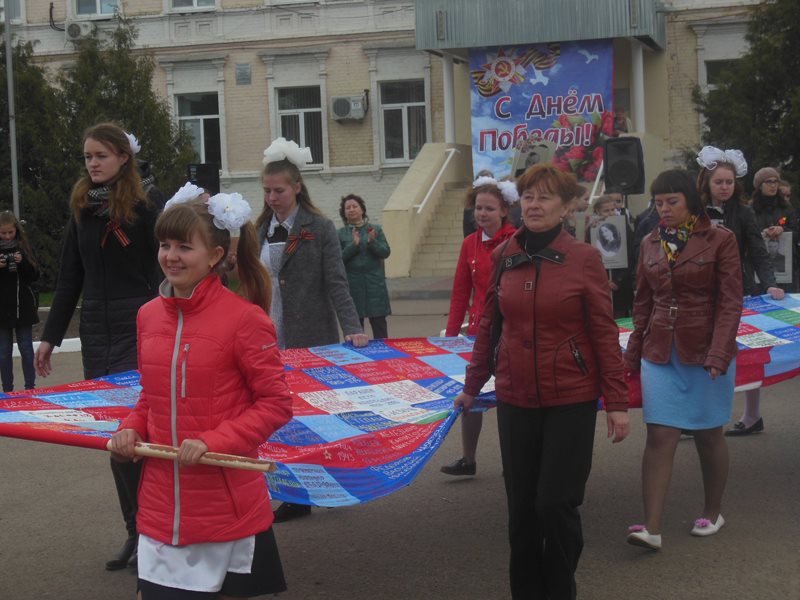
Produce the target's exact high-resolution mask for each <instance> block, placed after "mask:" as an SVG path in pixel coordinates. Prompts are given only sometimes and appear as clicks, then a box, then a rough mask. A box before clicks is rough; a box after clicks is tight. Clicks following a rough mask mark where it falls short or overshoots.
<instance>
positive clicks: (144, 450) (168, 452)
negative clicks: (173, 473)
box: [106, 440, 275, 473]
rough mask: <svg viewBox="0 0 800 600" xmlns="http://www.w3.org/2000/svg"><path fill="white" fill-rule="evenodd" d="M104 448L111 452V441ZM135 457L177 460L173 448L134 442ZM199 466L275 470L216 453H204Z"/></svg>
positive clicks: (268, 464) (266, 464) (251, 460)
mask: <svg viewBox="0 0 800 600" xmlns="http://www.w3.org/2000/svg"><path fill="white" fill-rule="evenodd" d="M106 448H107V449H108V450H109V451H110V450H111V440H108V444H107V445H106ZM133 453H134V454H135V455H136V456H145V457H147V458H162V459H164V460H178V449H177V448H175V447H174V446H164V445H161V444H147V443H145V442H136V446H135V448H134V450H133ZM199 464H201V465H209V466H212V467H227V468H229V469H243V470H245V471H260V472H262V473H267V472H272V471H274V470H275V463H271V462H268V461H266V460H259V459H257V458H248V457H246V456H236V455H233V454H219V453H217V452H206V453H205V454H204V455H203V456H202V458H201V459H200V462H199Z"/></svg>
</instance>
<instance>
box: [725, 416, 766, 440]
mask: <svg viewBox="0 0 800 600" xmlns="http://www.w3.org/2000/svg"><path fill="white" fill-rule="evenodd" d="M762 431H764V419H762V418H761V417H759V419H758V421H756V422H755V423H753V424H752V425H750V427H745V425H744V423H742V422H741V421H736V423H734V424H733V427H731V428H730V429H728V431H726V432H725V435H726V436H728V437H736V436H739V435H750V434H751V433H761V432H762Z"/></svg>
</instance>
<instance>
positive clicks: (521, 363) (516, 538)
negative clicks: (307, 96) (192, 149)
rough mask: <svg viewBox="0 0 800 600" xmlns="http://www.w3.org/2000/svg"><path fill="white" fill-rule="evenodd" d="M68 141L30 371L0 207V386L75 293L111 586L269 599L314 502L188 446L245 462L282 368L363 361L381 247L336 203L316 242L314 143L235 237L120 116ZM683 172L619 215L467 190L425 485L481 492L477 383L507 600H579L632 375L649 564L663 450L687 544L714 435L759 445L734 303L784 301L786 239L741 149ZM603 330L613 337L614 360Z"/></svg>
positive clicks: (549, 196) (25, 271)
mask: <svg viewBox="0 0 800 600" xmlns="http://www.w3.org/2000/svg"><path fill="white" fill-rule="evenodd" d="M623 117H624V115H623ZM624 125H625V123H624V120H622V119H620V131H624V128H623V126H624ZM83 145H84V161H85V169H86V171H85V174H84V175H83V176H82V177H81V178H80V179H79V181H78V182H76V184H75V186H74V188H73V192H72V196H71V198H70V208H71V210H70V217H69V222H68V223H67V225H66V228H65V232H66V233H65V239H64V244H63V250H62V255H61V260H60V263H59V274H58V283H57V287H56V290H55V294H54V298H53V304H52V307H51V311H50V315H49V317H48V319H47V323H46V325H45V327H44V332H43V334H42V336H41V343H40V345H39V348H38V349H37V351H36V352H35V353H34V352H33V346H32V333H31V331H32V325H33V324H35V323H36V322H37V321H38V312H37V308H38V299H37V296H36V293H35V291H34V289H33V287H32V283H33V282H34V281H35V280H36V278H37V276H38V267H37V263H36V260H35V258H34V256H33V254H32V252H31V248H30V245H29V244H28V242H27V239H26V236H25V231H24V226H23V223H21V222H20V221H19V220H17V219H16V217H15V216H14V215H13V214H11V213H8V212H4V213H0V374H2V384H3V390H4V391H5V392H8V391H12V390H13V386H14V382H13V369H12V363H11V346H12V344H13V340H14V336H16V341H17V344H18V346H19V349H20V354H21V357H22V366H23V373H24V385H25V388H27V389H32V388H34V386H35V377H36V374H39V375H41V376H47V375H48V374H49V373H50V372H51V371H52V369H53V365H52V352H53V349H54V347H56V346H58V345H60V344H61V342H62V341H63V338H64V335H65V333H66V331H67V326H68V324H69V321H70V318H71V316H72V313H73V312H74V310H75V308H76V306H77V304H78V302H79V300H80V302H81V321H80V339H81V346H82V360H83V370H84V376H85V377H86V378H87V379H88V378H95V377H100V376H104V375H110V374H114V373H119V372H122V371H127V370H132V369H136V368H138V369H139V371H140V374H141V385H142V391H141V395H140V398H139V401H138V402H137V404H136V406H135V408H134V409H133V411H132V412H131V413H130V415H129V416H128V417H126V418H125V419H124V420H123V421H122V423H121V424H120V426H119V429H118V430H117V432H116V433H115V434H114V435H113V437H112V438H111V449H112V460H111V470H112V473H113V478H114V482H115V486H116V491H117V495H118V498H119V503H120V508H121V512H122V516H123V521H124V524H125V529H126V536H125V538H124V542H123V545H122V547H121V549H120V551H119V552H118V553H117V554H116V555H114V556H113V557H111V558H110V559H109V560H108V561H107V562H106V568H107V569H109V570H116V569H122V568H125V567H126V566H134V567H136V568H137V569H138V583H137V585H138V594H139V597H140V598H142V599H144V600H148V599H150V600H152V599H179V598H181V599H182V598H195V597H198V598H199V597H216V598H221V599H226V598H247V597H252V596H258V595H265V594H274V593H277V592H280V591H282V590H284V589H286V581H285V578H284V575H283V569H282V566H281V561H280V556H279V552H278V546H277V542H276V539H275V536H274V533H273V528H272V524H273V523H274V522H282V521H286V520H289V519H293V518H297V517H301V516H304V515H307V514H309V513H310V511H311V508H310V506H308V505H297V504H288V503H284V504H282V505H281V506H280V507H278V508H277V509H276V511H275V512H274V513H273V511H272V509H271V506H270V503H269V495H268V490H267V486H266V483H265V480H264V478H263V476H262V475H260V474H258V473H254V472H252V471H238V470H231V469H224V468H220V467H215V466H208V465H203V464H200V461H201V459H202V458H203V457H204V455H205V454H206V453H208V452H218V453H226V454H237V455H240V456H244V457H251V458H255V457H257V448H258V446H259V445H260V444H261V443H262V442H263V441H264V440H266V439H267V438H268V437H269V436H270V435H271V434H272V433H273V432H275V431H276V430H277V429H279V428H280V427H282V426H283V425H284V424H285V423H287V422H288V421H289V419H290V418H291V416H292V399H291V393H290V390H289V388H288V385H287V383H286V379H285V377H284V369H283V365H282V363H281V358H280V354H279V352H280V350H284V349H291V348H305V347H310V346H320V345H327V344H333V343H338V342H339V340H340V337H339V333H340V331H341V332H342V333H343V335H344V340H345V341H346V342H348V343H351V344H352V345H353V346H355V347H362V346H365V345H367V343H368V341H369V338H368V336H367V335H366V334H365V332H364V324H365V320H368V321H369V323H370V328H371V332H372V337H373V338H374V339H382V338H387V337H389V331H388V323H387V317H388V316H389V315H390V314H391V307H390V303H389V294H388V291H387V287H386V277H385V271H384V261H385V260H386V259H387V258H388V257H389V255H390V247H389V243H388V241H387V239H386V236H385V234H384V232H383V230H382V228H381V227H380V226H379V225H378V224H374V223H371V222H370V221H369V218H368V216H367V205H366V202H365V200H364V199H363V198H362V197H361V196H359V195H356V194H349V195H346V196H344V197H343V198H342V199H341V202H340V206H339V215H340V217H341V219H342V222H343V226H342V227H341V228H339V229H338V230H337V228H336V227H335V225H334V224H333V222H332V221H331V220H330V219H328V218H326V217H325V216H324V215H323V214H322V212H321V211H320V210H319V209H318V208H317V206H316V205H315V204H314V203H313V201H312V199H311V196H310V194H309V191H308V188H307V187H306V185H305V182H304V181H303V177H302V170H303V169H304V167H305V166H306V165H307V164H309V163H310V162H311V160H312V159H311V153H310V151H309V149H307V148H301V147H299V146H298V145H297V144H295V143H294V142H289V141H287V140H285V139H283V138H279V139H277V140H275V141H274V142H272V143H271V144H270V145H269V147H268V148H267V149H266V150H265V151H264V156H263V170H262V173H261V184H262V187H263V190H264V202H263V208H262V210H261V212H260V214H259V215H258V216H257V217H256V218H255V219H251V217H252V216H253V215H252V214H251V208H250V203H249V202H247V200H245V199H244V198H242V196H241V195H239V194H237V193H231V194H225V193H219V190H208V189H203V188H200V187H197V186H196V185H194V184H193V183H187V184H186V185H184V186H183V187H182V188H181V189H180V190H178V192H177V193H176V194H175V195H174V196H173V197H172V198H171V199H170V200H169V201H167V202H166V203H165V202H164V199H163V196H161V194H160V192H159V191H158V189H157V188H156V187H155V185H154V181H153V178H152V176H151V175H150V174H149V173H148V172H146V171H145V170H144V169H143V168H142V164H141V163H140V162H137V160H136V155H137V153H138V152H139V151H140V150H141V148H140V145H139V143H138V140H136V138H135V137H134V136H133V135H131V134H128V133H126V132H125V131H124V130H123V129H122V128H121V127H119V126H118V125H116V124H112V123H101V124H98V125H96V126H94V127H91V128H90V129H88V130H87V131H86V132H85V134H84V137H83ZM697 163H698V166H699V167H700V171H699V174H698V175H697V177H693V176H692V175H690V173H689V172H688V171H685V170H680V169H673V170H668V171H664V172H663V173H661V174H659V175H658V176H657V177H656V178H655V179H654V181H653V183H652V185H651V188H650V193H651V201H650V204H649V205H648V208H647V209H646V210H645V211H644V212H643V213H641V214H640V215H638V216H637V217H636V218H635V219H634V218H632V216H631V214H630V212H629V211H628V208H627V206H626V204H627V203H626V200H625V197H624V195H623V194H622V193H621V192H620V191H619V190H613V189H611V190H606V191H605V193H604V194H603V195H600V196H598V197H596V198H590V197H589V196H590V192H589V190H588V189H587V188H585V187H583V186H580V185H578V183H577V182H576V180H575V178H574V176H572V175H571V174H568V173H566V172H564V171H562V170H559V169H557V168H555V167H553V166H551V165H549V164H538V165H534V166H531V167H529V168H527V169H526V170H525V171H524V172H523V173H521V175H520V176H519V177H517V178H516V180H508V179H506V180H498V179H496V178H495V177H494V176H493V175H492V174H491V173H487V172H483V173H480V174H479V176H478V177H477V179H476V180H475V181H474V182H473V184H472V186H471V188H470V190H469V192H468V194H467V197H466V201H465V220H464V230H465V237H464V240H463V243H462V246H461V252H460V255H459V259H458V263H457V266H456V270H455V273H454V278H453V287H452V295H451V301H450V309H449V314H448V320H447V325H446V329H445V335H447V336H457V335H461V334H464V335H467V336H474V347H473V352H472V356H471V359H470V362H469V365H468V367H467V369H466V374H465V383H464V387H463V391H462V392H461V393H459V394H458V395H457V397H456V398H455V399H454V407H455V408H456V409H458V410H461V411H462V417H461V434H462V455H461V457H459V458H458V459H457V460H456V461H455V462H453V463H450V464H447V465H444V466H442V467H441V471H442V472H443V473H445V474H448V475H452V476H472V475H475V474H476V472H477V460H476V454H477V447H478V440H479V436H480V432H481V427H482V416H481V415H482V413H481V412H479V411H477V410H472V409H473V408H475V403H476V397H477V396H478V395H479V393H480V391H481V389H482V387H483V386H484V384H485V383H486V382H487V381H488V380H489V378H490V377H492V376H494V382H495V392H496V397H497V411H498V412H497V420H498V431H499V441H500V452H501V460H502V468H503V477H504V482H505V491H506V497H507V509H508V519H509V545H510V562H509V575H510V586H511V592H512V597H513V598H530V597H549V598H575V597H576V595H577V590H576V584H575V572H576V569H577V566H578V563H579V559H580V555H581V551H582V548H583V535H582V529H581V520H580V514H579V507H580V505H581V504H582V502H583V499H584V494H585V489H586V484H587V480H588V477H589V474H590V470H591V463H592V454H593V451H594V436H595V425H596V419H597V415H598V400H599V399H600V398H602V400H603V407H604V409H605V421H606V429H607V435H608V437H609V438H610V439H611V440H612V442H614V443H617V442H621V441H623V440H624V439H625V438H626V437H627V435H628V432H629V428H630V424H629V417H628V413H627V408H628V394H627V387H628V386H627V384H628V382H630V381H631V380H632V379H636V378H638V379H639V380H640V381H641V387H642V396H643V420H644V423H645V426H646V432H647V438H646V444H645V449H644V454H643V457H642V470H641V477H642V481H641V486H642V502H643V508H644V515H643V522H642V523H641V524H637V525H632V526H630V528H629V531H628V535H627V541H628V542H629V543H630V544H633V545H637V546H643V547H645V548H647V549H650V550H659V549H660V548H661V547H662V537H661V530H662V525H663V520H664V514H665V504H666V497H667V490H668V487H669V483H670V478H671V474H672V462H673V457H674V454H675V448H676V446H677V444H678V441H679V439H680V438H681V435H682V434H686V435H689V436H691V437H693V439H694V443H695V446H696V449H697V453H698V457H699V461H700V466H701V472H702V481H703V489H704V499H703V505H702V510H701V511H698V512H699V517H698V518H697V519H696V520H695V521H694V523H693V527H692V529H691V531H690V533H691V534H692V535H694V536H699V537H705V536H710V535H714V534H716V533H717V532H718V531H719V529H720V528H721V527H723V526H724V525H725V519H724V518H723V516H722V503H723V497H724V490H725V486H726V482H727V476H728V468H729V458H728V448H727V441H726V436H743V435H749V434H752V433H758V432H760V431H763V429H764V421H763V418H762V416H761V414H760V410H759V409H760V406H759V396H758V393H757V390H755V391H753V392H748V395H747V399H746V403H745V411H744V413H743V414H742V415H741V417H740V418H739V419H738V420H737V421H736V422H735V423H734V425H733V426H732V427H731V428H730V429H729V430H727V431H724V429H723V428H724V426H725V425H726V424H727V423H728V422H729V421H730V419H731V412H732V403H733V393H734V380H735V374H736V334H737V329H738V325H739V318H740V316H741V310H742V302H743V297H744V296H745V295H753V294H761V293H765V294H769V296H770V297H771V298H773V299H775V300H780V299H782V298H783V297H784V294H785V292H787V291H794V290H795V289H796V286H797V283H798V279H800V278H798V273H800V261H798V260H797V258H798V254H800V253H798V241H800V240H797V239H796V236H797V234H798V231H799V230H800V225H799V224H798V218H797V215H796V213H795V211H794V210H793V209H792V208H791V203H790V194H791V189H790V188H789V186H788V184H786V183H785V182H783V181H782V180H781V179H780V174H779V172H778V171H777V170H775V169H773V168H770V167H766V168H762V169H760V170H758V171H757V172H756V173H755V176H754V179H753V185H754V192H753V194H752V198H750V199H749V201H748V200H746V199H745V195H744V191H743V186H742V183H741V180H742V178H744V177H745V176H746V175H747V172H748V167H747V163H746V161H745V159H744V156H743V155H742V153H741V152H739V151H737V150H724V151H723V150H720V149H718V148H713V147H705V148H703V149H702V150H701V151H700V152H699V153H698V156H697ZM793 236H794V237H793ZM770 243H773V245H772V246H771V245H770ZM620 261H621V262H620ZM620 265H621V266H620ZM229 278H230V279H229ZM233 283H235V286H234V285H233ZM229 286H230V287H229ZM233 287H235V288H236V291H233V290H232V289H230V288H233ZM621 316H626V317H627V316H630V317H631V318H632V323H633V333H632V334H631V336H630V339H629V341H628V343H627V348H626V350H625V352H624V354H623V353H622V352H620V347H619V333H618V327H617V324H616V322H615V318H618V317H621ZM144 441H146V442H151V443H156V444H164V445H171V446H175V447H176V448H177V449H178V451H177V462H176V463H175V464H170V463H169V462H167V461H162V460H150V459H144V460H142V459H141V457H140V456H138V455H137V452H136V449H137V446H136V445H137V443H139V442H144Z"/></svg>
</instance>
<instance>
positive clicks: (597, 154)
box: [551, 111, 614, 182]
mask: <svg viewBox="0 0 800 600" xmlns="http://www.w3.org/2000/svg"><path fill="white" fill-rule="evenodd" d="M587 123H588V122H587V120H586V118H585V117H583V116H580V115H578V116H573V117H567V116H566V115H560V116H559V118H558V120H557V121H555V122H553V127H554V128H562V127H564V128H568V129H571V130H573V131H576V130H577V129H579V128H581V127H582V126H585V125H586V124H587ZM613 132H614V115H613V114H612V113H611V112H608V111H606V112H603V113H592V116H591V139H589V140H581V143H580V145H574V146H560V147H559V148H558V150H556V153H555V155H554V156H553V159H552V161H551V162H552V164H553V166H554V167H556V168H557V169H561V170H562V171H567V172H569V173H575V176H576V177H577V178H578V181H584V182H592V181H594V180H595V179H596V178H597V174H598V173H599V172H600V165H601V164H602V162H603V142H605V140H606V139H608V138H609V137H611V136H612V134H613Z"/></svg>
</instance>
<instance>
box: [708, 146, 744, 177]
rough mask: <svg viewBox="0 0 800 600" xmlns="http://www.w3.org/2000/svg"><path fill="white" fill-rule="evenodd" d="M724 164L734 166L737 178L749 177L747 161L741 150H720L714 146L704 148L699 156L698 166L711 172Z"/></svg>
mask: <svg viewBox="0 0 800 600" xmlns="http://www.w3.org/2000/svg"><path fill="white" fill-rule="evenodd" d="M723 163H725V164H729V165H732V166H733V168H734V170H735V171H736V177H744V176H745V175H747V161H746V160H745V158H744V154H742V152H741V150H720V149H719V148H716V147H714V146H704V147H703V149H702V150H700V152H699V153H698V154H697V164H698V165H700V166H701V167H703V168H704V169H708V170H709V171H713V170H714V169H716V168H717V166H718V165H720V164H723Z"/></svg>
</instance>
